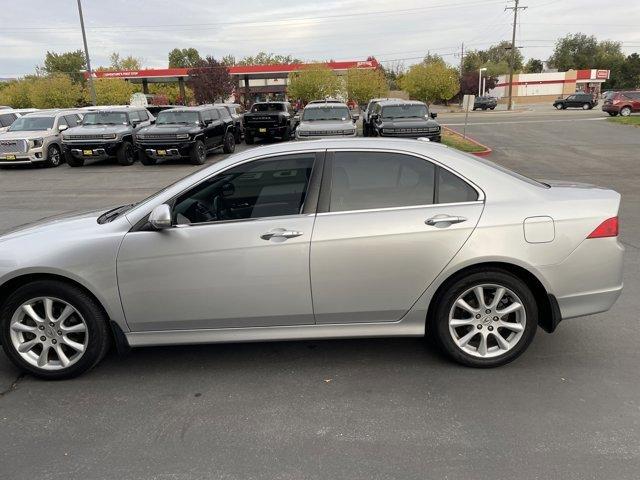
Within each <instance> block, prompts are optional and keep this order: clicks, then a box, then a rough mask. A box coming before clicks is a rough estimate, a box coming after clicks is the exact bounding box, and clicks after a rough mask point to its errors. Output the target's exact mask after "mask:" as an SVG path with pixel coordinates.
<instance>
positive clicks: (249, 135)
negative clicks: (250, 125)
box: [244, 132, 256, 145]
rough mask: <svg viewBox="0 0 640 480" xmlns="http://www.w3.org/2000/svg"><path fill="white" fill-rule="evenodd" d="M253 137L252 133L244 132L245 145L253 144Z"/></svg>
mask: <svg viewBox="0 0 640 480" xmlns="http://www.w3.org/2000/svg"><path fill="white" fill-rule="evenodd" d="M255 141H256V140H255V138H254V137H253V134H252V133H249V132H244V143H246V144H247V145H253V144H254V143H255Z"/></svg>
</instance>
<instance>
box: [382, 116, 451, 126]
mask: <svg viewBox="0 0 640 480" xmlns="http://www.w3.org/2000/svg"><path fill="white" fill-rule="evenodd" d="M382 124H383V125H384V126H385V127H400V128H418V127H420V128H424V127H438V126H439V123H438V122H436V121H435V120H432V119H429V120H427V119H426V118H393V119H388V120H387V119H383V120H382Z"/></svg>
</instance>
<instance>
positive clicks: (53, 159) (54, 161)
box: [49, 147, 60, 167]
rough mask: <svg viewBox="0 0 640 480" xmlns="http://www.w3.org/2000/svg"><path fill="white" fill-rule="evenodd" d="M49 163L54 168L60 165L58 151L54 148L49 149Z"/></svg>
mask: <svg viewBox="0 0 640 480" xmlns="http://www.w3.org/2000/svg"><path fill="white" fill-rule="evenodd" d="M49 162H50V163H51V165H53V166H54V167H57V166H58V165H60V150H58V149H57V148H56V147H51V151H50V153H49Z"/></svg>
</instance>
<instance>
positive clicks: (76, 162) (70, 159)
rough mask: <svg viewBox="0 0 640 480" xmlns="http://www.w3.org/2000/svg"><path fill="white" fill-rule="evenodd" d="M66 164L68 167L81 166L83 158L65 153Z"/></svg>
mask: <svg viewBox="0 0 640 480" xmlns="http://www.w3.org/2000/svg"><path fill="white" fill-rule="evenodd" d="M66 159H67V165H69V166H70V167H82V166H83V165H84V158H76V157H74V156H73V155H71V154H70V153H67V155H66Z"/></svg>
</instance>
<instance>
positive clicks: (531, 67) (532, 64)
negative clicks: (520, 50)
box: [523, 58, 544, 73]
mask: <svg viewBox="0 0 640 480" xmlns="http://www.w3.org/2000/svg"><path fill="white" fill-rule="evenodd" d="M543 68H544V65H543V63H542V60H538V59H537V58H530V59H529V60H528V61H527V63H525V64H524V68H523V70H524V73H540V72H542V69H543Z"/></svg>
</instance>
